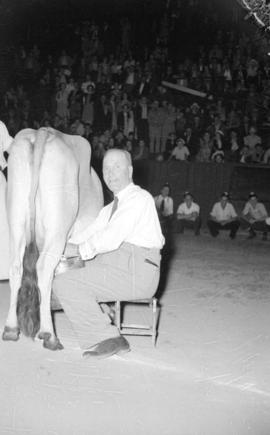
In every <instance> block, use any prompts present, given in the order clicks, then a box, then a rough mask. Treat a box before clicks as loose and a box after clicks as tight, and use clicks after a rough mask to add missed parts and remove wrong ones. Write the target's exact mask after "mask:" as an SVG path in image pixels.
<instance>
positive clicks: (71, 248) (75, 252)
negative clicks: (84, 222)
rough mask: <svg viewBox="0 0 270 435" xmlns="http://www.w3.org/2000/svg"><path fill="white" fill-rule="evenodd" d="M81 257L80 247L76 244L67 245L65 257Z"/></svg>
mask: <svg viewBox="0 0 270 435" xmlns="http://www.w3.org/2000/svg"><path fill="white" fill-rule="evenodd" d="M79 255H80V253H79V245H75V244H74V243H67V244H66V249H65V252H64V256H65V257H66V258H71V257H78V256H79Z"/></svg>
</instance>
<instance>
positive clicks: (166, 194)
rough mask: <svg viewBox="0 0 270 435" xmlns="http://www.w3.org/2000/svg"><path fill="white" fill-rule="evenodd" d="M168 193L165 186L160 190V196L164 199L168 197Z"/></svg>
mask: <svg viewBox="0 0 270 435" xmlns="http://www.w3.org/2000/svg"><path fill="white" fill-rule="evenodd" d="M169 193H170V189H169V187H167V186H164V187H163V188H162V189H161V195H162V196H163V197H164V198H165V197H166V196H169Z"/></svg>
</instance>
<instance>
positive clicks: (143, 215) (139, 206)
mask: <svg viewBox="0 0 270 435" xmlns="http://www.w3.org/2000/svg"><path fill="white" fill-rule="evenodd" d="M117 197H118V207H117V210H116V211H115V212H114V214H113V216H112V217H111V218H110V216H111V212H112V207H113V202H112V203H110V204H108V205H107V206H105V207H104V208H103V209H102V210H101V211H100V213H99V215H98V216H97V218H96V220H95V221H94V222H93V223H92V224H91V225H90V226H89V227H88V228H86V230H85V231H83V232H82V233H81V234H80V235H76V236H73V237H71V239H70V240H69V242H70V243H74V244H78V245H79V252H80V255H81V257H82V259H83V260H88V259H91V258H93V257H95V256H96V255H97V254H102V253H105V252H110V251H114V250H115V249H117V248H119V246H120V245H121V244H122V243H124V242H126V243H131V244H133V245H136V246H141V247H144V248H156V249H161V248H162V247H163V245H164V237H163V235H162V232H161V228H160V223H159V219H158V215H157V211H156V207H155V202H154V199H153V197H152V196H151V195H150V193H149V192H147V191H146V190H144V189H142V188H140V187H139V186H137V185H135V184H133V183H130V184H129V185H128V186H127V187H125V188H124V189H123V190H121V191H120V192H119V193H118V194H117Z"/></svg>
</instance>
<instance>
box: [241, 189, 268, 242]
mask: <svg viewBox="0 0 270 435" xmlns="http://www.w3.org/2000/svg"><path fill="white" fill-rule="evenodd" d="M267 218H268V213H267V211H266V208H265V205H264V204H263V203H262V202H260V201H258V197H257V195H256V193H255V192H250V194H249V197H248V201H247V202H246V204H245V206H244V209H243V211H242V219H241V223H242V226H243V227H244V228H247V227H248V229H249V236H248V238H249V239H253V238H254V237H256V231H262V239H263V240H267V232H268V231H270V226H269V225H267V224H266V219H267Z"/></svg>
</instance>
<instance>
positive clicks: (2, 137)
mask: <svg viewBox="0 0 270 435" xmlns="http://www.w3.org/2000/svg"><path fill="white" fill-rule="evenodd" d="M12 140H13V139H12V137H11V136H9V134H8V131H7V128H6V126H5V124H4V123H3V122H1V121H0V167H1V169H5V167H6V166H7V162H6V160H5V158H4V151H6V150H8V148H9V146H10V145H11V143H12ZM6 189H7V183H6V178H5V176H4V174H3V172H2V171H0V280H4V279H8V278H9V228H8V220H7V207H6Z"/></svg>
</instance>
